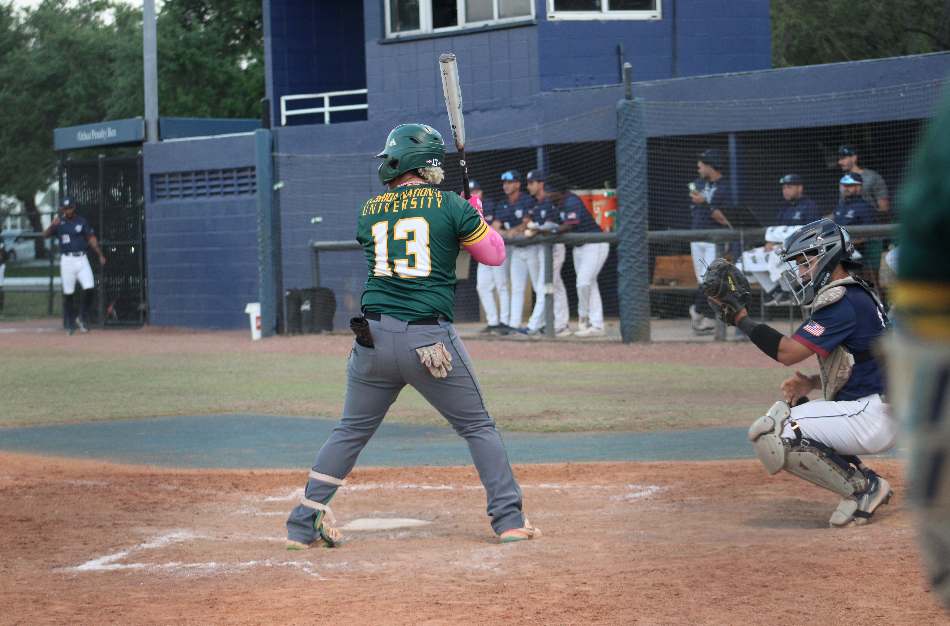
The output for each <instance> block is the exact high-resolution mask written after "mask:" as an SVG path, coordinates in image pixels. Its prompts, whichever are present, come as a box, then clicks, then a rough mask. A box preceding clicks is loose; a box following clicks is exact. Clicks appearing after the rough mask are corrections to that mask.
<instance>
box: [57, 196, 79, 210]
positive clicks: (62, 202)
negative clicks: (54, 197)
mask: <svg viewBox="0 0 950 626" xmlns="http://www.w3.org/2000/svg"><path fill="white" fill-rule="evenodd" d="M59 206H61V207H62V208H64V209H65V208H66V207H70V206H76V202H75V201H74V200H73V199H72V198H70V197H69V196H63V199H62V200H60V201H59Z"/></svg>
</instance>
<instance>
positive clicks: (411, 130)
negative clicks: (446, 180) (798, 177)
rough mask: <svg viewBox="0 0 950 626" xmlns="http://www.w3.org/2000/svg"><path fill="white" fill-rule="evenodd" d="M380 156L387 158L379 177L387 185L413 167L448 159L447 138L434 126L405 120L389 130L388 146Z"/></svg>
mask: <svg viewBox="0 0 950 626" xmlns="http://www.w3.org/2000/svg"><path fill="white" fill-rule="evenodd" d="M376 156H377V158H380V159H385V161H383V163H382V165H380V166H379V180H380V181H382V183H383V184H384V185H385V184H386V183H388V182H389V181H391V180H392V179H394V178H396V177H397V176H399V175H400V174H404V173H406V172H408V171H409V170H414V169H417V168H420V167H440V166H441V165H442V161H444V160H445V142H443V141H442V135H440V134H439V131H437V130H436V129H434V128H432V127H430V126H426V125H425V124H401V125H399V126H397V127H396V128H394V129H393V130H392V132H391V133H389V137H387V138H386V147H385V148H384V149H383V151H382V152H380V153H379V154H377V155H376Z"/></svg>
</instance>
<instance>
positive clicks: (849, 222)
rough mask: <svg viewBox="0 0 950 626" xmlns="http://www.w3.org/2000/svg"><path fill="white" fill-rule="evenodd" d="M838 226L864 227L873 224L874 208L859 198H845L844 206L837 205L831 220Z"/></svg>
mask: <svg viewBox="0 0 950 626" xmlns="http://www.w3.org/2000/svg"><path fill="white" fill-rule="evenodd" d="M831 219H832V220H833V221H834V223H835V224H837V225H838V226H866V225H868V224H874V223H875V220H874V207H872V206H871V205H870V204H868V203H867V202H865V201H864V198H862V197H861V196H851V197H850V198H845V200H844V204H839V205H838V208H837V209H835V214H834V216H832V218H831Z"/></svg>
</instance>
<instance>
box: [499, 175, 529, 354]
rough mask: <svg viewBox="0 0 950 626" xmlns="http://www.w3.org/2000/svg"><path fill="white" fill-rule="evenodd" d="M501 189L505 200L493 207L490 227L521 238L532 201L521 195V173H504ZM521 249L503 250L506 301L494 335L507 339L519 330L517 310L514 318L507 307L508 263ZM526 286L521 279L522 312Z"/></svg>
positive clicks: (512, 312) (509, 299) (508, 248)
mask: <svg viewBox="0 0 950 626" xmlns="http://www.w3.org/2000/svg"><path fill="white" fill-rule="evenodd" d="M501 187H502V189H503V190H504V192H505V198H504V200H501V201H500V202H499V203H498V204H497V205H496V206H495V216H494V220H493V221H492V224H491V226H492V228H494V229H495V230H496V231H498V233H499V234H500V235H502V236H503V237H514V236H515V235H523V234H524V230H525V224H526V222H527V217H528V213H529V212H530V211H531V207H533V206H534V198H532V197H531V195H530V194H527V193H522V192H521V172H519V171H518V170H508V171H507V172H505V173H504V174H502V175H501ZM521 249H522V248H512V247H511V246H505V250H506V255H505V264H504V266H503V268H504V271H505V272H506V275H505V277H504V279H503V280H504V283H505V286H506V293H507V298H508V300H507V301H506V302H505V301H503V302H501V305H502V306H501V324H502V325H503V326H504V327H503V328H502V329H500V330H499V331H498V332H497V334H498V335H502V336H505V335H508V334H509V333H510V332H511V331H512V330H517V329H518V328H520V327H521V313H522V311H521V310H520V309H519V310H518V313H517V315H514V310H513V309H512V307H511V303H512V302H514V301H515V298H514V295H513V294H512V291H511V280H510V278H511V272H512V268H511V259H512V258H514V256H515V255H516V254H520V252H519V251H520V250H521ZM526 286H527V278H525V279H524V282H523V283H522V284H521V296H520V299H519V300H518V301H519V302H520V303H521V304H520V306H521V308H522V309H523V308H524V291H525V287H526ZM502 297H504V296H502V294H501V292H500V291H499V294H498V298H499V300H501V299H502ZM512 318H517V321H516V322H515V323H513V319H512ZM492 334H496V333H492Z"/></svg>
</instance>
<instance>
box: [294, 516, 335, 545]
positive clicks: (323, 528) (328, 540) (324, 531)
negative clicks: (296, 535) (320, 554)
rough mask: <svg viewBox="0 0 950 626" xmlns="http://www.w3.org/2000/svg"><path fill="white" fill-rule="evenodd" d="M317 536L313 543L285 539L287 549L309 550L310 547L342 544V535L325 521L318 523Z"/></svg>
mask: <svg viewBox="0 0 950 626" xmlns="http://www.w3.org/2000/svg"><path fill="white" fill-rule="evenodd" d="M317 532H318V534H317V538H316V539H315V540H314V541H313V543H300V542H299V541H294V540H293V539H288V540H287V549H288V550H309V549H310V548H335V547H337V546H339V545H342V544H343V535H342V534H341V533H340V531H338V530H337V529H336V528H333V527H331V526H330V525H329V524H327V523H326V522H323V523H321V524H320V528H319V530H318V531H317Z"/></svg>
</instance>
